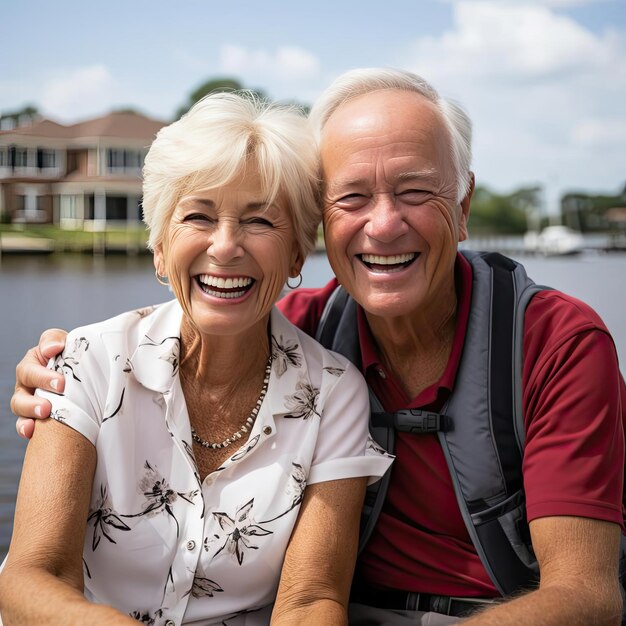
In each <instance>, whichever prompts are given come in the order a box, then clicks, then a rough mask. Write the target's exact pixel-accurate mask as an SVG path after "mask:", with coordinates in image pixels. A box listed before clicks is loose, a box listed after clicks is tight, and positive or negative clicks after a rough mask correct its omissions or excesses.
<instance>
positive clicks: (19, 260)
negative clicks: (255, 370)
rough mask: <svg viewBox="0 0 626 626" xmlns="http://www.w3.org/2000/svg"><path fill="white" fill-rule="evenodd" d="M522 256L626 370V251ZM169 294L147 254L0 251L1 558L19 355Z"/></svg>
mask: <svg viewBox="0 0 626 626" xmlns="http://www.w3.org/2000/svg"><path fill="white" fill-rule="evenodd" d="M520 260H521V261H522V262H523V263H524V264H525V265H526V268H527V270H528V273H529V274H530V276H532V277H533V279H534V280H535V281H536V282H538V283H542V284H546V285H551V286H553V287H557V288H559V289H561V290H562V291H565V292H566V293H570V294H571V295H573V296H576V297H578V298H580V299H582V300H585V301H586V302H587V303H589V304H590V305H592V306H593V307H594V308H595V309H596V310H597V311H598V313H599V314H600V315H601V316H602V318H603V319H604V321H605V323H606V324H607V326H608V328H609V330H610V331H611V333H612V334H613V337H614V339H615V342H616V345H617V347H618V353H619V354H620V362H621V369H622V372H623V373H626V316H625V314H624V312H625V311H626V254H603V255H600V254H593V255H591V254H584V255H581V256H577V257H568V258H548V259H544V258H539V257H524V258H520ZM302 275H303V286H304V287H317V286H321V285H323V284H324V283H326V282H327V281H328V280H329V279H330V278H331V276H332V272H331V269H330V267H329V265H328V262H327V260H326V257H325V256H324V255H319V254H318V255H314V256H312V257H310V258H309V260H308V261H307V263H306V265H305V268H304V270H303V272H302ZM169 298H170V294H169V292H168V291H167V289H166V288H165V287H162V286H161V285H159V284H158V283H157V282H156V280H155V278H154V270H153V267H152V261H151V259H150V258H148V257H145V256H142V257H107V258H92V257H88V256H60V257H57V256H51V257H28V256H23V257H17V256H15V257H8V256H4V257H2V259H0V333H1V337H2V350H1V351H0V559H2V558H4V555H5V553H6V550H7V548H8V543H9V539H10V535H11V529H12V518H13V510H14V501H15V494H16V490H17V484H18V479H19V472H20V468H21V464H22V459H23V456H24V450H25V448H26V443H25V442H24V441H23V440H22V439H21V438H18V437H17V435H16V434H15V429H14V422H15V420H14V417H13V416H12V415H11V412H10V409H9V399H10V397H11V394H12V392H13V385H14V377H15V365H16V363H17V362H18V360H19V359H20V358H21V356H22V355H23V354H24V352H25V351H26V349H27V348H29V347H31V346H33V345H34V344H36V343H37V341H38V338H39V335H40V333H41V331H42V330H44V329H45V328H50V327H55V326H56V327H61V328H65V329H70V328H73V327H75V326H78V325H82V324H86V323H89V322H94V321H97V320H102V319H106V318H107V317H111V316H112V315H115V314H117V313H120V312H122V311H126V310H128V309H132V308H136V307H140V306H144V305H146V304H153V303H157V302H163V301H165V300H168V299H169Z"/></svg>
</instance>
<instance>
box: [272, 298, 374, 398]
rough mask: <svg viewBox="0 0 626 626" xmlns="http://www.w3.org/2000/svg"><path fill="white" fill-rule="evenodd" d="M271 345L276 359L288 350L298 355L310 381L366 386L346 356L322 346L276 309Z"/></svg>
mask: <svg viewBox="0 0 626 626" xmlns="http://www.w3.org/2000/svg"><path fill="white" fill-rule="evenodd" d="M272 344H273V346H272V352H273V356H274V358H276V357H277V356H278V357H281V356H282V355H283V353H285V351H291V352H293V353H297V352H299V353H300V354H301V358H302V359H303V360H304V362H305V363H306V367H307V370H308V376H309V378H310V379H311V380H313V379H318V378H320V380H319V381H317V382H318V383H321V379H322V378H323V379H325V380H326V382H327V384H330V386H334V385H335V384H336V383H337V382H339V380H341V382H342V384H344V383H350V384H363V385H364V384H365V383H364V382H363V377H362V375H361V373H360V372H359V370H358V368H357V367H356V366H355V365H353V364H352V363H351V362H350V361H349V360H348V359H347V358H346V357H344V356H343V355H342V354H338V353H337V352H333V351H332V350H328V349H327V348H325V347H324V346H322V345H321V344H320V343H319V342H317V341H316V340H315V339H313V337H310V336H309V335H308V334H307V333H305V332H304V331H302V330H300V329H299V328H298V327H296V326H294V325H293V324H292V323H291V322H290V321H289V320H288V319H286V318H285V316H284V315H283V314H282V313H281V312H280V311H279V310H277V309H275V310H274V311H273V313H272Z"/></svg>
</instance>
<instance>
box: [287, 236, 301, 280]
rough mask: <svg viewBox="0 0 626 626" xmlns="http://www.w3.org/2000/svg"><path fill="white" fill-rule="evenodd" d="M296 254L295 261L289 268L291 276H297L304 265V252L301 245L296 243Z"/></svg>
mask: <svg viewBox="0 0 626 626" xmlns="http://www.w3.org/2000/svg"><path fill="white" fill-rule="evenodd" d="M294 245H295V248H294V254H293V257H292V258H293V261H292V262H291V267H290V268H289V278H296V277H297V276H298V274H300V272H301V271H302V266H303V265H304V257H303V256H302V252H301V251H300V246H298V245H297V244H294Z"/></svg>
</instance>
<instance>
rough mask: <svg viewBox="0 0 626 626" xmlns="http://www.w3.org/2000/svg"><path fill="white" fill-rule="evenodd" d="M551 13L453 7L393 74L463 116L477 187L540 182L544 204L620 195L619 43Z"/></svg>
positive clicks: (625, 122) (622, 68)
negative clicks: (575, 191) (405, 73)
mask: <svg viewBox="0 0 626 626" xmlns="http://www.w3.org/2000/svg"><path fill="white" fill-rule="evenodd" d="M556 4H557V2H556V0H552V1H551V2H547V1H544V2H541V3H539V2H532V0H527V1H526V2H512V1H510V0H509V1H505V2H502V1H496V0H492V1H489V0H476V1H469V0H457V1H455V2H453V3H452V5H453V24H452V27H451V28H450V29H448V30H447V31H445V32H444V33H442V34H441V35H440V36H438V37H432V36H429V37H422V38H420V39H418V40H416V41H415V42H414V43H413V45H412V47H411V48H410V49H409V52H408V54H409V55H410V59H411V61H410V62H409V63H407V61H406V59H407V56H406V55H407V51H406V50H404V51H403V52H402V53H403V55H404V56H403V57H402V58H403V63H402V65H403V66H405V67H408V69H411V70H413V71H415V72H417V73H418V74H423V75H424V76H425V77H426V78H428V79H429V80H432V81H433V83H434V84H435V86H437V88H438V89H439V91H440V92H441V93H442V94H443V95H445V96H448V97H452V98H454V99H457V100H458V101H460V102H461V103H462V104H464V105H465V106H466V108H467V109H468V111H469V113H470V115H471V117H472V119H473V120H474V124H475V150H474V154H475V158H474V164H475V169H476V173H477V178H478V180H479V181H482V182H487V183H492V184H495V183H494V181H497V184H498V185H499V186H500V187H503V186H507V185H508V186H514V185H518V184H520V183H524V182H529V183H531V182H541V183H543V184H544V185H545V186H546V188H547V189H548V195H554V188H555V187H557V186H558V187H559V188H561V189H563V188H568V187H573V186H577V187H584V186H589V187H594V186H595V187H596V188H597V187H604V188H605V189H612V188H616V187H619V186H622V185H623V182H624V179H626V150H623V148H621V146H623V145H624V128H625V127H626V109H625V108H624V106H623V103H624V102H626V33H625V32H619V31H615V30H613V31H606V32H604V33H602V34H595V33H593V32H591V31H590V30H587V29H585V28H584V27H583V26H581V25H580V24H579V23H577V22H575V21H574V20H573V19H572V18H570V17H568V16H567V15H564V14H558V13H556V12H554V11H553V10H551V9H550V8H549V7H548V6H547V5H551V6H556ZM560 4H561V5H562V4H564V1H563V0H561V2H560ZM569 4H572V2H571V1H570V2H569ZM618 148H621V149H618ZM550 188H552V191H550Z"/></svg>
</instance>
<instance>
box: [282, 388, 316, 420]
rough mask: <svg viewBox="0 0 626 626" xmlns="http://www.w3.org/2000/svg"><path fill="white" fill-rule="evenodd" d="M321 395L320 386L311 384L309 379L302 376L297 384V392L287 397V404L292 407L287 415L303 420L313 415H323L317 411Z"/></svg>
mask: <svg viewBox="0 0 626 626" xmlns="http://www.w3.org/2000/svg"><path fill="white" fill-rule="evenodd" d="M319 395H320V390H319V388H317V387H314V386H313V385H311V383H310V382H309V381H308V380H306V379H304V378H300V380H299V381H298V383H297V385H296V393H294V394H291V395H290V396H287V397H286V398H285V406H286V407H287V408H289V409H290V412H289V413H288V414H287V415H285V417H290V418H293V419H303V420H308V419H309V418H310V417H312V416H313V415H317V417H321V415H320V414H319V413H318V411H317V399H318V397H319Z"/></svg>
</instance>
